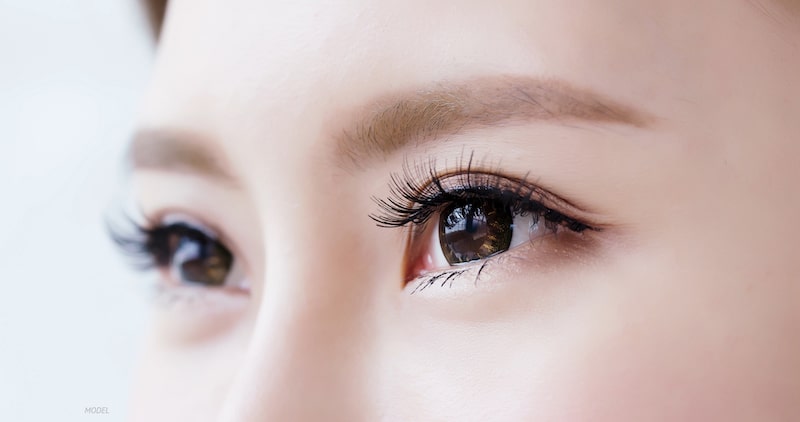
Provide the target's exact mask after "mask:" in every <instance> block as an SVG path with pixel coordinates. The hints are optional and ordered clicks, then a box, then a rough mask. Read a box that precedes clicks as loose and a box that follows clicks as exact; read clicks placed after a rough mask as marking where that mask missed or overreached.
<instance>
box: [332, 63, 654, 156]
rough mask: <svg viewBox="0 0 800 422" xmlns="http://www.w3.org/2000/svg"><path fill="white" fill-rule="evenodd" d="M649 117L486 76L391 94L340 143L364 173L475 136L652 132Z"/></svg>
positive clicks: (574, 93) (532, 83)
mask: <svg viewBox="0 0 800 422" xmlns="http://www.w3.org/2000/svg"><path fill="white" fill-rule="evenodd" d="M654 120H655V119H654V117H652V116H651V115H650V114H648V113H646V112H644V111H642V110H638V109H635V108H633V107H631V106H627V105H623V104H622V103H620V102H618V101H613V100H611V99H609V98H606V97H604V96H602V95H600V94H597V93H593V92H591V91H588V90H585V89H579V88H575V87H573V86H571V85H570V84H568V83H566V82H563V81H559V80H555V79H537V78H530V77H512V76H499V77H498V76H487V77H481V78H478V79H472V80H467V81H463V82H459V83H456V84H446V83H440V84H437V85H436V86H434V87H433V88H429V89H423V90H417V91H413V92H406V93H401V94H397V95H392V96H389V97H387V98H384V99H382V100H380V101H376V102H374V103H372V104H370V105H368V106H366V107H365V108H364V110H362V112H361V117H360V118H359V119H357V120H356V121H355V122H354V123H353V124H352V125H350V126H349V127H347V128H346V129H344V131H343V132H342V134H341V136H339V137H338V139H337V143H336V155H337V156H339V157H341V158H342V159H343V160H342V161H341V162H340V164H342V165H343V166H347V167H355V168H362V167H364V163H366V162H368V161H370V160H374V159H380V158H385V157H386V156H387V155H390V154H393V153H394V152H395V151H397V150H400V149H403V148H407V147H416V146H419V145H420V144H422V143H426V142H431V141H436V140H442V139H443V138H445V137H447V136H452V135H454V134H458V133H460V132H463V131H466V130H469V129H480V128H486V127H492V126H504V125H519V124H525V123H536V122H549V123H556V124H574V123H575V122H592V123H600V124H623V125H629V126H634V127H640V128H641V127H645V126H647V125H649V124H650V123H651V122H653V121H654Z"/></svg>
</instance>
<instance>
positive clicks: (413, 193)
mask: <svg viewBox="0 0 800 422" xmlns="http://www.w3.org/2000/svg"><path fill="white" fill-rule="evenodd" d="M472 163H473V158H472V155H470V158H469V161H468V163H467V165H466V167H465V168H462V169H453V170H449V171H445V172H437V171H435V169H434V167H433V166H434V163H429V167H428V168H427V171H422V170H421V168H420V167H415V169H416V171H414V170H412V168H411V167H409V166H408V165H407V164H406V165H404V168H403V172H402V173H393V174H392V176H391V188H390V196H389V197H388V198H386V199H378V198H373V199H374V200H375V202H376V203H377V204H378V206H379V207H380V208H381V210H382V211H383V213H382V214H383V215H381V214H372V215H370V217H371V218H372V219H373V220H374V221H376V223H378V225H379V226H381V227H397V226H404V225H406V224H408V223H415V224H420V223H424V222H425V221H426V220H427V219H428V218H430V216H431V215H433V214H435V212H436V211H437V209H434V208H436V207H439V206H443V205H444V204H446V203H447V201H451V202H452V201H455V200H459V199H464V198H462V197H459V196H458V194H457V193H456V192H462V193H468V194H469V193H471V194H474V197H475V198H480V197H491V196H502V195H507V196H508V199H509V200H513V201H521V202H525V203H528V204H536V205H537V207H536V208H542V209H541V211H551V212H554V213H557V214H558V215H560V216H561V217H564V218H565V219H567V220H571V221H574V222H577V223H580V224H581V225H583V226H586V228H592V229H599V228H600V227H601V226H600V225H597V226H595V224H594V219H591V218H588V215H591V213H590V212H587V211H585V210H583V209H581V208H579V207H577V206H576V205H574V203H572V202H571V201H569V200H566V199H564V198H562V197H560V196H558V195H555V194H553V193H552V192H550V191H549V190H548V189H545V188H543V187H541V186H540V185H539V184H538V183H533V182H530V181H528V176H527V175H526V176H524V177H522V178H519V177H513V176H507V175H503V174H501V173H500V172H499V171H496V170H487V169H484V168H481V167H483V166H479V167H477V168H476V167H473V164H472ZM423 177H424V178H426V179H427V180H425V181H420V179H422V178H423ZM498 192H499V193H498ZM493 194H494V195H493ZM403 202H405V203H403Z"/></svg>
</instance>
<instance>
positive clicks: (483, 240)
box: [371, 157, 602, 293]
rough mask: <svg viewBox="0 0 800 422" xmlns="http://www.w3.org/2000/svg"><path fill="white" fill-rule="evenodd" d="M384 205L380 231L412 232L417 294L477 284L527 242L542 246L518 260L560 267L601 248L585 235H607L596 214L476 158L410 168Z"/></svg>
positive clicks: (410, 274)
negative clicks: (469, 281) (467, 281)
mask: <svg viewBox="0 0 800 422" xmlns="http://www.w3.org/2000/svg"><path fill="white" fill-rule="evenodd" d="M376 202H377V204H378V206H379V207H380V209H381V212H380V213H377V214H373V215H371V217H372V218H373V220H375V221H376V222H377V223H378V226H380V227H409V228H410V230H409V232H408V233H409V237H408V241H407V244H406V253H405V257H406V258H405V261H406V263H405V264H406V270H405V278H404V281H405V283H410V282H412V281H416V283H415V286H416V287H415V288H414V289H413V291H412V293H413V292H416V291H419V290H424V289H425V288H426V287H427V286H430V285H433V284H435V283H437V282H438V284H441V285H442V286H444V285H445V284H447V283H451V284H452V282H453V281H454V280H456V279H458V278H459V277H460V276H461V275H463V274H466V273H467V272H471V273H472V275H473V276H474V280H475V282H476V283H477V280H478V278H479V277H480V276H481V274H482V272H483V271H484V268H485V267H486V266H487V264H488V263H498V262H500V261H498V260H497V259H495V258H494V257H495V256H499V255H502V254H504V253H506V252H509V251H511V250H512V249H515V248H516V247H518V246H521V245H524V244H526V243H533V242H537V243H538V242H541V243H540V246H537V247H536V248H535V249H531V250H530V251H529V252H525V253H518V254H515V255H514V256H516V257H518V258H528V257H530V258H531V259H533V260H536V262H537V265H549V264H553V265H555V264H557V263H558V262H563V261H557V260H554V259H552V258H553V257H555V256H557V255H559V254H563V252H564V251H577V250H582V251H587V250H588V249H585V247H588V246H589V245H593V242H592V240H593V239H594V238H595V237H594V236H593V235H592V234H591V233H589V234H586V235H584V233H586V232H587V231H589V232H600V231H601V230H602V229H601V228H598V227H597V226H595V225H594V224H592V225H589V224H588V223H586V222H585V221H587V220H589V217H590V216H591V215H592V214H591V213H589V212H587V211H584V210H581V209H579V208H577V207H576V206H575V205H573V204H572V203H571V202H569V201H567V200H565V199H562V198H561V197H559V196H557V195H555V194H553V193H552V192H550V191H548V190H545V189H543V188H542V187H540V186H539V185H538V184H535V183H531V182H528V181H527V180H525V178H517V177H509V176H505V175H502V174H501V172H500V171H499V170H497V171H485V170H476V169H475V168H474V167H473V166H472V158H471V157H470V159H469V161H467V162H466V164H465V165H462V166H459V167H457V168H456V169H445V170H443V171H438V170H436V169H435V168H434V167H432V165H430V166H427V167H426V166H424V165H423V166H422V167H415V168H413V169H411V168H407V167H406V168H404V171H403V173H395V174H393V175H392V179H391V185H390V196H389V197H388V198H385V199H377V198H376ZM576 216H577V217H576ZM562 233H563V236H562V235H561V234H562ZM509 253H513V252H509ZM493 265H494V264H493ZM540 268H542V267H540ZM490 271H491V270H490Z"/></svg>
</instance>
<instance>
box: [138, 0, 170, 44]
mask: <svg viewBox="0 0 800 422" xmlns="http://www.w3.org/2000/svg"><path fill="white" fill-rule="evenodd" d="M139 1H140V2H141V3H142V5H143V6H144V10H145V12H146V13H147V21H148V22H149V23H150V29H151V31H152V33H153V37H155V38H158V34H159V33H160V32H161V26H162V25H163V24H164V14H166V12H167V1H168V0H139Z"/></svg>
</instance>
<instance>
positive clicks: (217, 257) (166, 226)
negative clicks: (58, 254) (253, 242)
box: [110, 219, 237, 287]
mask: <svg viewBox="0 0 800 422" xmlns="http://www.w3.org/2000/svg"><path fill="white" fill-rule="evenodd" d="M128 220H129V221H130V224H131V225H132V226H133V229H132V230H131V231H130V233H128V234H123V232H121V231H119V230H117V229H115V228H110V231H111V238H112V240H114V242H115V243H116V244H117V245H118V246H119V247H120V249H121V250H122V251H123V252H124V253H126V254H127V255H129V256H130V257H131V258H132V262H133V264H134V266H135V267H137V268H139V269H142V270H149V269H158V270H160V271H161V272H162V273H163V274H164V278H165V281H168V282H170V284H172V285H195V286H202V287H223V286H229V285H230V282H231V278H232V276H234V275H237V272H236V271H234V269H236V268H237V266H234V264H235V261H234V256H233V254H232V253H231V252H230V250H229V249H228V248H227V247H226V246H225V245H224V244H222V243H221V241H220V240H218V239H217V237H216V236H215V235H214V234H213V233H210V232H209V231H208V230H207V229H205V228H204V227H201V226H199V225H193V224H190V223H188V222H174V223H159V224H151V225H150V227H145V226H142V225H139V224H137V223H135V222H133V220H131V219H128ZM234 281H237V280H234Z"/></svg>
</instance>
